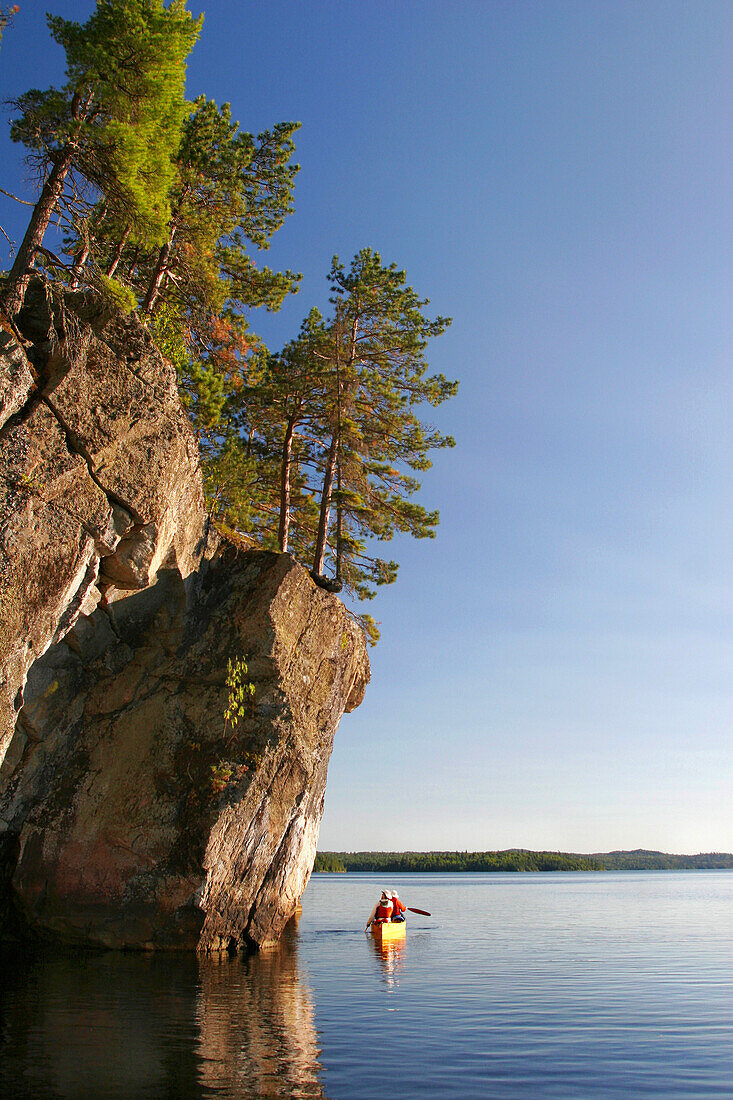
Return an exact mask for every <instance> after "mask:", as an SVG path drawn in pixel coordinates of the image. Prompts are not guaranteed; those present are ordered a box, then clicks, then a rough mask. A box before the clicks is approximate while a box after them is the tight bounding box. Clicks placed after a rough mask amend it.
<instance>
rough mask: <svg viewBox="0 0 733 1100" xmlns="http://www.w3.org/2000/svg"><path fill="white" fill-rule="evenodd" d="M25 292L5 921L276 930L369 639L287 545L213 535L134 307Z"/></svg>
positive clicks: (41, 926)
mask: <svg viewBox="0 0 733 1100" xmlns="http://www.w3.org/2000/svg"><path fill="white" fill-rule="evenodd" d="M33 293H34V294H35V299H34V298H33V297H32V298H31V302H30V304H29V306H28V309H27V311H26V316H25V317H23V315H22V314H21V317H20V319H19V322H20V323H19V327H20V329H21V332H22V333H23V334H24V335H26V336H28V337H29V338H30V340H31V341H32V343H31V344H30V345H29V349H28V350H29V354H28V356H27V372H28V376H29V377H30V378H31V379H32V382H31V383H30V384H29V385H28V387H27V389H26V392H25V396H24V399H23V400H22V401H20V403H18V400H15V402H14V403H15V405H16V406H17V407H15V408H14V409H13V411H12V413H11V414H10V415H9V416H8V418H7V420H6V423H5V426H4V427H3V428H2V429H1V430H0V462H1V463H2V474H3V478H2V494H3V497H2V501H1V502H0V555H1V556H0V568H1V569H2V577H0V581H1V588H0V591H1V594H2V605H1V613H0V667H1V668H2V676H3V690H2V692H1V693H0V707H1V708H2V721H3V726H2V730H3V733H2V742H1V747H0V759H1V760H2V767H1V768H0V893H2V892H3V891H4V908H5V916H4V917H3V924H4V926H5V928H9V929H11V930H14V929H16V928H21V929H32V930H35V931H37V932H39V933H41V934H46V935H51V936H54V937H60V938H61V939H63V940H65V941H68V942H74V943H80V944H89V945H91V944H94V945H101V946H108V947H134V948H184V949H198V950H222V949H228V950H231V949H236V948H240V947H243V946H251V945H255V946H262V945H264V944H269V943H272V942H274V941H276V940H277V938H278V936H279V934H280V932H281V930H282V928H283V927H284V925H285V923H286V922H287V920H288V919H289V918H290V917H291V916H292V914H293V913H294V911H295V909H296V907H297V904H298V901H299V899H300V896H301V894H302V892H303V890H304V888H305V885H306V882H307V880H308V877H309V875H310V872H311V869H312V866H313V859H314V856H315V848H316V841H317V836H318V829H319V825H320V819H321V814H322V809H323V799H324V792H325V785H326V771H327V766H328V760H329V757H330V753H331V748H332V744H333V736H334V733H335V730H336V727H337V725H338V722H339V720H340V718H341V715H342V713H343V712H344V711H345V710H351V709H353V708H354V707H355V706H357V705H358V704H359V702H360V701H361V699H362V697H363V694H364V689H365V686H366V683H367V681H368V678H369V665H368V660H367V656H366V649H365V643H364V637H363V633H362V631H361V629H360V628H359V627H358V626H357V624H355V623H354V621H353V620H352V619H351V617H350V616H349V615H348V613H347V612H346V609H345V608H344V607H343V605H342V604H341V602H340V601H339V600H338V599H337V598H336V597H335V596H334V595H331V594H329V593H327V592H324V591H322V590H321V589H320V588H317V587H316V586H315V584H314V583H313V581H312V580H311V578H310V577H309V575H308V574H307V572H306V571H305V570H304V569H302V568H301V567H300V566H299V565H297V564H296V563H295V562H294V561H293V559H292V558H291V557H290V556H289V555H285V554H270V553H264V552H257V551H249V552H246V553H244V552H242V551H240V550H237V549H236V548H234V547H232V546H230V545H229V544H224V545H223V546H222V545H220V544H219V540H218V537H217V536H216V535H215V534H213V533H212V532H210V531H208V527H207V520H206V514H205V509H204V504H203V496H202V492H201V478H200V473H199V468H198V453H197V448H196V444H195V440H194V438H193V436H192V433H191V430H190V427H189V424H188V421H187V418H186V416H185V413H184V411H183V409H182V408H181V406H180V403H179V401H178V395H177V392H176V386H175V378H174V376H173V372H172V368H171V367H170V365H169V364H168V363H166V362H165V360H163V359H162V358H161V356H160V355H159V353H158V352H157V350H156V349H155V348H154V346H153V345H152V343H151V342H150V340H149V338H148V336H147V334H146V333H145V331H144V330H143V329H142V328H141V327H140V326H139V324H138V323H137V321H136V320H135V319H134V318H128V319H124V318H119V317H112V316H110V315H108V314H105V313H104V312H103V311H99V312H95V308H96V307H95V305H94V302H93V301H91V300H89V299H83V298H81V297H79V298H75V297H74V296H67V298H66V299H65V300H64V301H60V300H55V301H51V302H50V303H49V302H47V301H46V300H45V296H43V295H42V294H41V293H40V291H39V289H38V288H37V287H36V288H35V289H34V291H33ZM19 353H20V354H25V353H24V352H23V351H22V349H19V348H17V347H16V348H14V349H13V351H12V354H13V355H15V356H16V360H18V361H20V359H19ZM2 355H3V351H2V348H1V347H0V369H5V371H6V374H7V373H8V364H7V356H6V361H3V360H2ZM21 366H22V362H21ZM16 373H17V372H16ZM20 373H21V375H22V374H23V372H22V371H21V372H20ZM0 392H1V391H0ZM11 404H13V402H11ZM8 407H10V406H8ZM16 719H17V720H16Z"/></svg>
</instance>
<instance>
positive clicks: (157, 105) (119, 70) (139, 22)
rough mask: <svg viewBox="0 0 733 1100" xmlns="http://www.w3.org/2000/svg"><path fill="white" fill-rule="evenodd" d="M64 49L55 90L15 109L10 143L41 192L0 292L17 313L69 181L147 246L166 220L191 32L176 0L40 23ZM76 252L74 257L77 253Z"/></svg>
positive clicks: (104, 6)
mask: <svg viewBox="0 0 733 1100" xmlns="http://www.w3.org/2000/svg"><path fill="white" fill-rule="evenodd" d="M47 18H48V26H49V29H50V31H51V34H52V36H53V38H54V39H55V40H56V41H57V42H58V43H59V44H60V45H62V46H63V47H64V49H65V51H66V76H67V82H66V84H65V85H64V86H63V88H61V89H56V88H49V89H48V90H47V91H39V90H38V89H32V90H31V91H29V92H26V93H25V94H24V95H22V96H21V97H20V98H19V99H18V100H16V101H15V103H14V105H13V106H14V107H15V110H16V111H18V112H19V115H18V117H17V118H16V119H15V121H14V122H13V125H12V128H11V137H12V139H13V140H14V141H17V142H21V143H22V144H24V145H25V146H26V147H27V148H28V149H29V151H30V154H29V159H30V160H31V161H32V162H33V163H34V164H35V165H36V167H37V168H38V169H39V172H40V174H41V176H42V178H43V186H42V188H41V194H40V196H39V199H38V202H37V203H36V206H35V208H34V211H33V215H32V217H31V221H30V223H29V226H28V229H27V231H26V234H25V236H24V238H23V242H22V244H21V245H20V248H19V249H18V253H17V255H16V257H15V262H14V263H13V267H12V269H11V271H10V274H9V276H8V279H7V281H6V286H5V289H4V294H3V301H4V305H5V308H6V310H7V311H8V312H9V313H10V314H11V315H12V314H15V313H17V311H18V310H19V308H20V306H21V304H22V302H23V297H24V295H25V290H26V287H27V285H28V280H29V278H30V271H31V268H32V266H33V264H34V261H35V258H36V255H37V253H38V251H39V249H40V247H41V245H42V242H43V237H44V235H45V232H46V229H47V228H48V225H49V222H50V220H51V217H52V215H53V213H54V211H55V210H57V208H58V207H59V204H60V203H62V201H63V197H64V188H65V186H66V185H67V183H68V182H69V181H73V180H74V178H76V180H77V181H78V184H77V189H78V187H81V188H82V189H83V188H84V187H85V186H87V187H88V186H90V185H91V187H92V189H93V190H96V191H97V192H98V193H101V194H102V195H103V196H104V199H105V202H106V205H107V208H108V209H110V210H113V211H114V215H115V217H116V218H117V219H118V220H119V221H124V222H127V223H129V224H130V226H131V227H134V232H135V234H136V235H137V237H138V238H139V239H140V240H144V241H145V242H146V243H147V244H150V243H154V242H155V241H159V240H161V239H162V238H163V236H164V234H165V231H166V227H167V224H168V221H169V218H170V209H169V205H168V195H169V191H170V188H171V184H172V181H173V174H174V168H173V164H172V157H173V155H174V154H175V152H176V150H177V148H178V145H179V141H180V131H181V124H182V122H183V119H184V117H185V114H186V101H185V97H184V86H185V74H186V59H187V57H188V54H189V53H190V51H191V49H192V47H193V45H194V43H195V41H196V38H197V37H198V34H199V30H200V27H201V19H199V20H197V21H195V20H194V19H193V18H192V17H191V15H190V14H189V13H188V12H187V11H186V7H185V0H171V3H170V4H169V5H168V7H165V6H164V4H163V0H97V7H96V10H95V12H94V14H93V15H92V16H91V17H90V18H89V19H88V20H87V22H86V23H84V24H79V23H76V22H73V21H70V20H66V19H62V18H60V17H57V16H48V17H47ZM80 251H81V249H80Z"/></svg>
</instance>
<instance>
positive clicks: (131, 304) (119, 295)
mask: <svg viewBox="0 0 733 1100" xmlns="http://www.w3.org/2000/svg"><path fill="white" fill-rule="evenodd" d="M95 285H96V288H97V290H98V291H99V293H100V295H101V296H102V298H103V299H104V301H105V302H106V303H107V304H108V305H110V306H112V308H113V309H116V310H118V311H119V312H120V313H134V311H135V310H136V309H137V298H136V297H135V293H134V291H132V290H131V289H130V287H129V286H124V284H123V283H120V282H118V281H117V279H110V278H109V277H108V276H107V275H102V274H101V273H100V274H98V275H97V276H96V278H95Z"/></svg>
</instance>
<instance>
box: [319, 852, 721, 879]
mask: <svg viewBox="0 0 733 1100" xmlns="http://www.w3.org/2000/svg"><path fill="white" fill-rule="evenodd" d="M730 868H733V854H731V853H730V852H703V853H700V854H698V855H673V854H669V853H667V852H652V851H648V850H647V849H645V848H635V849H633V850H632V851H628V852H594V853H592V854H587V855H583V854H579V853H577V852H531V851H528V850H527V849H525V848H507V849H506V850H504V851H501V852H318V854H317V855H316V862H315V866H314V868H313V870H314V871H330V872H345V871H385V872H389V873H392V874H397V873H400V872H405V871H423V872H426V871H688V870H698V871H699V870H710V869H718V870H727V869H730Z"/></svg>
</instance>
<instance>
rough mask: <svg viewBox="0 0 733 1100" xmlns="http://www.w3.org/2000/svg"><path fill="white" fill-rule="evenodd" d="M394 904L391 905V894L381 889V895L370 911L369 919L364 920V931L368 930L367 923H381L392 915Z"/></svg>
mask: <svg viewBox="0 0 733 1100" xmlns="http://www.w3.org/2000/svg"><path fill="white" fill-rule="evenodd" d="M393 908H394V906H393V905H392V894H391V892H390V891H389V890H382V896H381V898H380V899H379V901H378V902H377V904H376V905H375V906H374V908H373V909H372V911H371V914H370V917H369V920H368V921H367V922H366V928H365V929H364V931H365V932H368V930H369V925H370V924H372V923H374V924H383V923H384V922H385V921H388V920H390V919H391V917H392V911H393Z"/></svg>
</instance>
